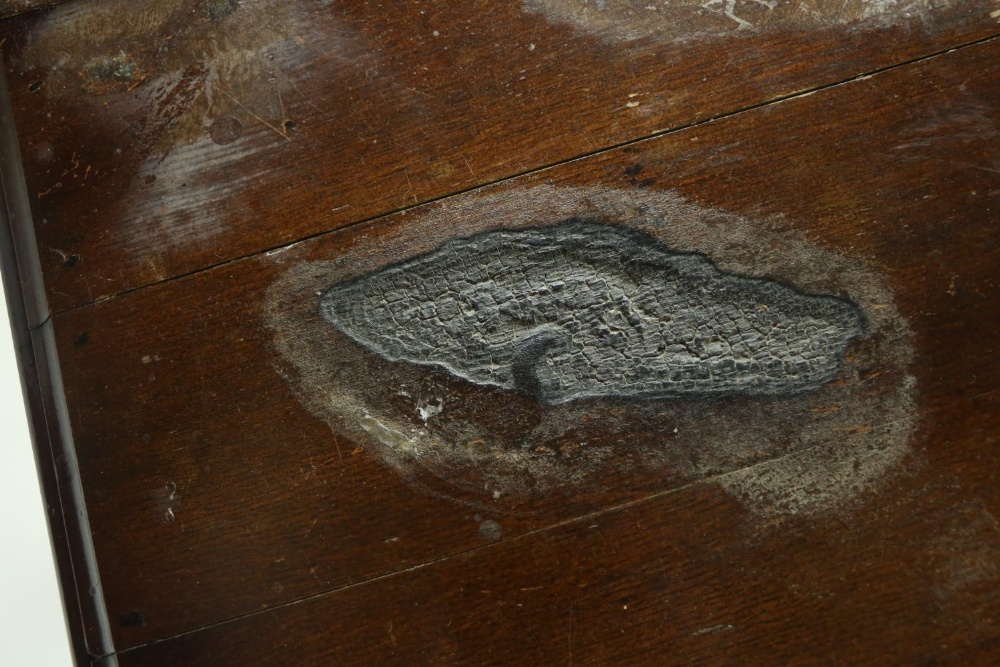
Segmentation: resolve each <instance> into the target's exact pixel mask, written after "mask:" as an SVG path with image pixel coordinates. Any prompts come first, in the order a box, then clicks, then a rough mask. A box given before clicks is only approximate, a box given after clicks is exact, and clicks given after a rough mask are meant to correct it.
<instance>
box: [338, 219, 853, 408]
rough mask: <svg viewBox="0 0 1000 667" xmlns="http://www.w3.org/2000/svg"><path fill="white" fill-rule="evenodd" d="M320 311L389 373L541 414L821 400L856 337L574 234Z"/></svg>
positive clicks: (795, 298)
mask: <svg viewBox="0 0 1000 667" xmlns="http://www.w3.org/2000/svg"><path fill="white" fill-rule="evenodd" d="M320 308H321V311H322V313H323V316H324V317H326V319H327V320H329V321H330V322H331V323H332V324H334V325H335V326H336V327H337V328H338V329H340V330H341V331H343V332H344V333H346V334H347V335H349V336H350V337H351V338H353V339H355V340H356V341H358V342H359V343H361V344H362V345H364V346H365V347H367V348H368V349H370V350H372V351H374V352H376V353H378V354H380V355H382V356H383V357H385V358H387V359H389V360H391V361H400V360H402V361H408V362H411V363H417V364H424V365H430V366H440V367H443V368H444V369H446V370H447V371H449V372H451V373H453V374H455V375H457V376H459V377H462V378H464V379H466V380H469V381H470V382H473V383H476V384H481V385H492V386H496V387H500V388H503V389H516V390H517V391H520V392H521V393H524V394H527V395H529V396H533V397H535V398H537V399H538V400H540V401H542V402H545V403H551V404H556V403H564V402H567V401H572V400H577V399H582V398H588V397H600V396H619V397H642V398H662V397H669V396H683V395H703V396H709V395H713V396H714V395H727V394H775V395H777V394H790V393H796V392H800V391H806V390H809V389H815V388H817V387H819V386H820V385H821V384H823V383H825V382H828V381H829V380H831V379H832V378H833V376H834V374H835V373H836V371H837V367H838V365H839V363H840V356H841V353H842V351H843V349H844V347H845V346H846V345H847V343H848V341H849V340H850V339H851V338H854V337H856V336H859V335H861V333H862V332H863V330H864V318H863V315H862V313H861V311H860V310H859V309H858V308H857V307H856V306H854V305H853V304H851V303H848V302H846V301H844V300H843V299H837V298H833V297H824V296H817V295H806V294H802V293H800V292H797V291H795V290H793V289H791V288H789V287H786V286H783V285H780V284H778V283H775V282H773V281H767V280H760V279H752V278H744V277H740V276H735V275H732V274H727V273H723V272H720V271H719V270H718V269H716V268H715V266H714V265H713V264H712V263H711V261H710V260H708V259H707V258H705V257H703V256H700V255H697V254H692V253H676V252H670V251H669V250H667V249H666V248H663V247H662V246H659V245H658V244H657V243H656V242H655V240H654V239H652V238H650V237H648V236H645V235H642V234H637V233H635V232H630V231H629V230H627V229H622V228H619V227H615V226H612V225H602V224H594V223H584V222H578V221H569V222H565V223H563V224H561V225H557V226H553V227H547V228H541V229H529V230H524V231H516V232H505V231H496V232H490V233H485V234H481V235H479V236H476V237H474V238H470V239H459V240H454V241H451V242H449V243H446V244H444V245H443V246H441V247H440V248H438V249H437V250H435V251H434V252H432V253H430V254H429V255H426V256H424V257H421V258H418V259H414V260H410V261H408V262H404V263H403V264H399V265H396V266H392V267H388V268H386V269H383V270H382V271H379V272H378V273H375V274H372V275H369V276H365V277H362V278H358V279H355V280H352V281H350V282H348V283H345V284H342V285H337V286H335V287H332V288H331V289H329V290H327V291H326V292H325V293H324V295H323V296H322V298H321V305H320Z"/></svg>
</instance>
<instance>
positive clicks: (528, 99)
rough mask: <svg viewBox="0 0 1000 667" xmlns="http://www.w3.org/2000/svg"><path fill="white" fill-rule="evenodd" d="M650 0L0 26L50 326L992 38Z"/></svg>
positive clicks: (100, 17)
mask: <svg viewBox="0 0 1000 667" xmlns="http://www.w3.org/2000/svg"><path fill="white" fill-rule="evenodd" d="M647 4H648V3H647ZM654 4H655V3H654ZM659 4H661V5H663V6H662V7H661V8H660V9H659V10H657V11H650V10H647V9H645V8H644V7H645V6H646V5H643V4H642V3H639V2H626V1H625V0H617V1H612V2H609V3H606V6H605V9H603V10H594V9H593V8H590V9H587V6H588V5H587V3H586V2H584V1H583V0H526V1H525V2H520V1H516V0H511V1H509V2H502V3H501V2H477V1H475V0H468V1H464V0H463V1H461V2H448V3H431V4H424V3H398V2H394V3H381V2H351V3H341V2H333V3H330V2H302V1H299V2H295V1H292V0H283V1H279V2H254V3H249V2H247V3H238V2H225V1H221V2H202V1H200V0H198V1H194V0H171V1H170V2H164V1H163V0H143V1H141V2H135V1H134V0H116V1H114V2H86V1H84V2H81V1H79V0H77V1H74V2H70V3H67V4H65V5H61V6H58V7H55V8H54V9H52V10H51V11H48V12H40V13H32V14H30V15H26V16H25V17H24V18H18V19H16V20H14V21H12V22H9V23H6V24H5V25H4V27H3V37H4V42H3V43H4V50H5V54H6V57H7V62H8V76H9V79H10V87H11V92H12V95H13V102H14V108H15V110H16V113H17V117H16V120H17V124H18V127H19V130H20V132H21V135H22V136H23V137H24V138H25V140H24V146H23V150H22V154H23V156H24V161H25V170H26V176H27V186H28V191H29V193H30V196H31V197H32V210H33V214H34V218H35V220H36V224H37V233H38V237H39V247H40V248H41V251H40V260H41V263H42V266H43V270H44V273H45V278H46V279H45V287H46V290H47V294H48V297H49V299H50V302H51V304H52V307H53V309H54V310H56V311H61V310H65V309H67V308H71V307H75V306H79V305H81V304H84V303H89V302H92V301H94V300H97V299H100V298H103V297H107V296H110V295H114V294H118V293H120V292H123V291H127V290H130V289H135V288H136V287H141V286H143V285H147V284H150V283H155V282H158V281H160V280H163V279H166V278H170V277H174V276H177V275H181V274H185V273H189V272H192V271H197V270H199V269H201V268H204V267H205V266H208V265H212V264H216V263H219V262H224V261H227V260H230V259H233V258H236V257H240V256H244V255H248V254H251V253H253V252H257V251H261V250H264V249H269V248H275V247H278V246H281V245H283V244H285V243H289V242H292V241H295V240H298V239H301V238H304V237H307V236H310V235H314V234H316V233H320V232H324V231H327V230H329V229H333V228H336V227H341V226H344V225H348V224H351V223H354V222H357V221H360V220H364V219H368V218H371V217H373V216H376V215H379V214H383V213H386V212H388V211H392V210H396V209H400V208H404V207H407V206H412V205H414V204H416V203H419V202H423V201H428V200H431V199H434V198H438V197H441V196H444V195H447V194H450V193H452V192H455V191H456V190H460V189H467V188H471V187H474V186H477V185H481V184H483V183H488V182H490V181H493V180H496V179H498V178H504V177H508V176H511V175H513V174H517V173H520V172H525V171H529V170H532V169H537V168H539V167H542V166H544V165H547V164H554V163H557V162H560V161H564V160H567V159H570V158H573V157H575V156H580V155H584V154H587V153H590V152H593V151H596V150H600V149H602V148H606V147H608V146H610V145H614V144H617V143H621V142H626V141H630V140H635V139H638V138H641V137H644V136H647V135H650V134H652V133H656V132H662V131H664V130H667V129H670V128H676V127H680V126H684V125H687V124H690V123H694V122H697V121H701V120H705V119H707V118H711V117H714V116H717V115H720V114H725V113H730V112H732V111H734V110H736V109H740V108H746V107H750V106H753V105H756V104H761V103H763V102H766V101H769V100H774V99H776V98H780V97H781V96H784V95H789V94H793V93H796V92H800V91H803V90H807V89H812V88H816V87H818V86H823V85H829V84H833V83H836V82H838V81H842V80H844V79H847V78H849V77H851V76H856V75H860V74H863V73H866V72H870V71H873V70H876V69H878V68H883V67H887V66H891V65H894V64H897V63H900V62H905V61H906V60H909V59H911V58H914V57H918V56H922V55H926V54H928V53H931V52H935V51H940V50H944V49H947V48H950V47H954V46H958V45H961V44H963V43H967V42H970V41H972V40H976V39H981V38H984V37H987V36H989V35H992V34H994V33H995V32H996V29H997V24H996V18H995V17H994V16H992V14H991V12H993V11H994V10H995V9H996V5H995V2H994V1H993V0H969V1H968V2H962V3H943V4H942V6H940V7H938V6H935V7H934V8H929V6H928V5H925V3H918V4H917V5H915V6H914V7H910V6H909V5H907V6H905V7H903V6H899V7H895V6H893V5H892V3H867V2H861V1H860V0H857V1H852V2H846V3H840V4H839V5H838V6H837V7H833V6H832V5H831V4H830V3H814V4H810V3H806V4H805V5H801V6H795V7H791V6H790V5H789V6H788V7H785V6H784V4H783V3H779V4H776V5H775V7H776V9H774V10H768V9H767V7H766V6H767V4H768V3H758V2H740V3H738V4H739V5H740V7H739V8H738V12H734V16H736V17H738V19H739V20H736V19H735V18H730V17H728V16H726V15H725V13H724V12H720V9H721V8H724V7H725V6H727V3H725V2H723V1H722V0H718V1H717V2H715V3H712V2H709V3H704V4H705V5H706V6H707V7H709V8H706V7H703V6H702V3H699V2H686V3H680V6H681V9H680V10H678V11H679V12H680V13H679V14H675V13H672V12H673V11H674V10H670V9H669V8H670V6H671V5H667V4H666V3H659ZM675 4H676V3H675ZM728 4H732V3H731V2H730V3H728ZM664 12H666V13H665V14H664ZM740 14H742V16H740ZM744 17H745V18H744ZM740 21H743V22H746V23H748V24H753V25H743V24H742V23H740Z"/></svg>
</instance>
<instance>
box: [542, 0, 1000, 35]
mask: <svg viewBox="0 0 1000 667" xmlns="http://www.w3.org/2000/svg"><path fill="white" fill-rule="evenodd" d="M955 4H956V3H955V2H954V1H953V0H911V1H908V2H901V1H897V0H836V1H831V0H804V1H799V0H524V3H523V5H524V8H525V10H526V11H528V12H532V13H537V14H541V15H543V16H545V17H546V18H547V19H548V20H550V21H553V22H555V23H560V24H567V25H571V26H573V27H574V28H576V29H578V30H581V31H584V32H587V33H590V34H594V35H597V36H599V37H602V38H605V39H609V40H613V41H625V42H632V41H639V40H655V41H666V42H683V41H687V40H691V39H704V38H712V37H726V36H728V37H752V36H754V35H763V34H773V33H780V32H793V31H803V30H822V29H830V28H844V29H863V30H874V29H879V28H887V27H891V26H895V25H920V26H932V25H933V24H934V23H935V21H936V19H937V17H938V15H939V14H942V13H944V12H946V11H947V10H949V9H951V8H952V7H954V6H955ZM989 6H990V3H988V2H984V3H983V15H984V16H985V15H987V14H988V13H989Z"/></svg>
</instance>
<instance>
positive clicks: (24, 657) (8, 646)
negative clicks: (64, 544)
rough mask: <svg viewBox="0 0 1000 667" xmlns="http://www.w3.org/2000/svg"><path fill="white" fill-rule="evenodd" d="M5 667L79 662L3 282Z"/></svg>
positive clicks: (0, 577) (0, 581) (0, 413)
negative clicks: (73, 656) (54, 553)
mask: <svg viewBox="0 0 1000 667" xmlns="http://www.w3.org/2000/svg"><path fill="white" fill-rule="evenodd" d="M0 665H3V666H5V667H6V666H7V665H11V666H16V667H68V666H69V665H72V660H71V659H70V652H69V638H68V636H67V634H66V621H65V617H64V615H63V608H62V601H61V599H60V597H59V587H58V584H57V583H56V572H55V564H54V563H53V560H52V547H51V543H50V541H49V533H48V526H47V524H46V522H45V510H44V508H43V506H42V495H41V491H40V490H39V487H38V473H37V471H36V469H35V455H34V452H33V451H32V448H31V441H30V439H29V438H28V419H27V416H26V412H25V409H24V400H23V398H22V394H21V381H20V378H19V376H18V371H17V363H16V362H15V361H14V344H13V341H12V340H11V334H10V323H9V320H8V318H7V301H6V300H5V299H4V297H3V288H2V286H0Z"/></svg>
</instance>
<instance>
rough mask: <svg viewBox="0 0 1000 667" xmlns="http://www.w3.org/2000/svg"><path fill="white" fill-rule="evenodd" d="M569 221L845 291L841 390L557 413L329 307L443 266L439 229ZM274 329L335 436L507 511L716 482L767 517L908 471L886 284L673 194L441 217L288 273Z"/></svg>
mask: <svg viewBox="0 0 1000 667" xmlns="http://www.w3.org/2000/svg"><path fill="white" fill-rule="evenodd" d="M570 218H573V219H576V220H578V221H579V224H580V225H583V226H588V225H589V227H588V228H589V229H591V230H594V229H597V228H599V227H604V226H606V225H609V224H610V225H617V227H616V229H621V228H622V227H630V228H632V229H634V230H637V232H639V233H641V234H645V235H648V239H647V241H643V243H642V244H640V245H644V247H646V249H647V250H649V248H648V245H649V244H652V245H654V246H655V247H656V248H661V250H660V252H663V251H662V247H666V248H670V249H672V251H677V252H683V253H700V254H701V255H703V256H706V257H710V258H712V260H713V262H714V263H715V265H716V266H717V267H718V270H719V271H721V272H723V273H724V274H729V275H733V274H735V275H737V276H745V277H747V278H735V280H737V281H739V280H748V279H752V280H750V284H754V285H758V286H759V285H760V284H766V283H773V284H777V283H783V284H786V285H795V286H797V287H798V288H801V290H803V291H804V292H805V293H811V294H829V295H833V297H836V298H833V297H817V298H819V299H821V300H823V299H831V300H832V301H831V302H836V303H837V304H840V305H839V306H838V308H844V309H846V310H844V313H850V312H852V311H851V309H852V308H855V307H856V308H857V309H860V311H861V312H863V313H864V314H865V317H866V318H867V325H868V327H867V329H866V331H865V332H864V333H863V334H862V335H861V336H858V337H854V338H853V339H852V340H850V342H848V343H847V345H846V347H845V348H844V351H843V354H842V356H841V363H840V366H839V369H837V370H836V372H835V374H834V375H833V379H832V381H830V382H827V383H826V384H823V385H822V386H819V387H818V388H816V389H814V390H812V391H807V392H803V393H794V394H791V395H781V396H775V395H759V394H758V395H730V396H718V397H713V398H705V397H703V396H679V397H677V398H671V399H666V400H643V401H635V400H625V399H622V398H620V397H614V396H603V397H596V398H587V399H586V400H569V401H564V402H559V400H558V399H559V398H565V397H566V396H569V394H565V395H562V394H559V393H555V394H552V395H551V396H552V397H554V398H555V400H551V401H550V403H548V404H547V403H544V402H541V401H538V400H536V399H534V398H532V397H530V396H527V395H525V393H524V392H517V391H510V390H509V389H505V388H503V385H504V382H503V381H500V382H496V383H495V384H496V385H498V386H491V384H490V383H489V382H486V383H484V384H482V385H477V384H472V383H470V382H469V381H468V380H465V379H462V378H460V377H458V376H457V375H456V374H454V373H453V372H450V371H446V370H444V369H443V368H441V367H440V366H439V365H437V366H436V365H423V364H419V363H408V362H405V361H391V360H390V359H387V358H386V356H384V355H383V354H380V353H378V352H376V351H373V349H370V348H369V347H366V346H365V345H360V344H359V343H358V341H357V340H356V339H355V338H352V337H351V336H349V335H347V334H345V333H344V332H342V331H340V330H338V329H337V328H336V327H335V326H331V324H330V322H329V321H327V319H325V318H324V317H323V315H322V314H321V312H320V308H318V307H317V306H318V299H319V298H320V295H322V294H323V293H324V292H325V291H326V290H328V289H329V287H330V285H350V284H352V283H351V282H350V281H356V282H354V283H353V284H354V285H359V284H361V282H363V280H364V277H365V276H369V277H371V276H375V275H382V276H386V275H390V273H391V271H392V268H391V267H394V266H405V265H407V264H408V263H410V262H419V261H421V260H419V259H414V258H419V257H421V256H423V257H424V258H425V259H427V258H433V257H435V255H434V254H433V253H434V252H435V250H436V249H438V248H440V247H441V242H442V241H441V236H440V234H441V232H442V231H443V230H447V233H448V234H449V235H450V236H451V237H453V238H456V239H475V238H480V239H486V238H491V235H490V234H487V232H491V230H497V229H503V230H506V231H504V232H503V234H507V235H513V238H518V237H519V235H521V234H527V235H529V236H530V235H532V234H537V233H538V230H539V229H542V228H543V227H545V226H546V225H545V224H544V223H545V222H547V221H549V222H551V224H553V225H555V224H556V223H558V222H559V221H561V220H566V219H570ZM518 230H522V231H518ZM532 230H534V231H532ZM549 231H550V233H556V234H558V233H561V232H559V231H553V229H552V228H551V226H550V230H549ZM358 233H360V232H358ZM497 233H498V232H493V234H497ZM628 234H629V235H631V232H628ZM492 238H499V237H495V236H492ZM630 238H633V239H634V238H637V237H635V236H630ZM642 238H646V237H642ZM455 243H456V244H458V246H461V244H462V243H463V242H461V241H456V242H455ZM446 247H447V246H446ZM452 247H455V246H452ZM633 251H635V248H631V249H630V251H629V252H630V253H631V252H633ZM651 252H652V251H651ZM270 261H276V262H284V261H285V259H284V258H283V256H282V255H276V256H275V257H274V258H273V259H271V260H270ZM591 266H593V264H591ZM706 266H707V263H706ZM712 270H713V271H715V269H714V268H713V269H712ZM380 272H381V273H380ZM718 275H722V274H718ZM716 278H718V276H716ZM359 279H362V280H359ZM755 281H756V282H755ZM783 289H785V288H783ZM327 294H328V296H329V294H331V293H329V292H328V293H327ZM807 300H808V299H807ZM793 301H794V300H793ZM824 303H825V302H824ZM848 304H855V305H853V306H849V305H848ZM779 310H780V309H779ZM266 317H267V323H268V325H269V327H270V328H271V330H272V331H273V334H274V342H275V345H276V348H277V350H278V351H279V353H280V358H281V359H282V362H281V364H280V365H279V367H278V370H279V371H280V372H281V373H282V374H283V375H284V376H285V377H286V378H287V379H288V381H289V383H290V385H291V386H292V387H293V388H294V390H295V391H296V393H297V394H298V396H299V397H300V398H301V400H302V401H303V403H304V404H305V405H306V406H307V407H309V409H310V410H312V411H313V412H314V413H315V414H316V415H317V416H319V417H321V418H323V419H324V420H325V421H327V423H328V424H329V425H330V427H331V428H332V429H333V430H334V431H336V432H337V433H338V434H340V435H341V436H344V437H348V438H350V439H352V440H354V441H355V442H359V443H362V444H363V445H364V446H365V447H366V448H368V449H369V450H370V451H371V452H372V453H373V454H374V455H376V456H377V457H378V458H379V459H381V460H382V461H383V462H384V463H385V464H386V465H388V466H390V467H392V468H393V469H395V470H397V471H398V472H399V473H400V474H401V475H403V476H404V478H405V479H407V480H408V481H409V482H410V483H412V484H413V485H415V486H417V487H419V488H422V489H424V490H427V491H429V492H432V493H437V494H441V495H445V496H448V497H450V498H453V499H456V500H460V501H462V502H468V503H472V504H476V505H479V506H483V507H489V508H490V509H492V510H494V511H499V512H503V511H544V510H545V509H546V508H555V507H557V506H560V507H563V509H565V505H567V504H568V505H573V504H574V503H578V504H581V505H585V504H586V503H587V502H588V501H587V498H589V497H590V494H591V493H592V492H600V493H601V494H602V498H604V500H605V501H607V502H614V501H615V500H616V499H618V500H627V499H630V498H635V497H639V496H641V495H644V494H647V493H649V492H655V491H660V490H664V489H668V488H675V487H677V486H680V485H683V484H687V483H690V482H691V481H692V480H696V479H705V478H714V479H717V480H719V481H720V482H721V483H722V484H723V485H724V486H725V487H726V488H727V489H728V490H729V491H730V492H731V493H732V494H734V495H735V496H736V497H738V498H740V499H741V500H743V501H745V502H746V503H747V504H748V506H749V507H752V508H754V509H755V510H757V511H759V512H762V513H764V514H769V515H770V514H789V513H801V512H816V511H822V510H825V509H828V508H831V507H837V506H842V505H843V504H845V503H849V502H850V501H851V500H852V499H853V498H855V497H857V496H858V495H859V494H860V493H862V492H863V491H865V490H867V489H871V488H873V487H875V486H877V484H878V483H879V481H880V480H881V479H883V478H884V477H885V475H886V474H887V473H888V472H889V471H890V470H891V469H892V468H893V467H894V466H896V465H897V464H899V462H900V461H901V460H902V458H903V456H904V455H905V453H906V451H907V450H906V443H907V440H908V437H909V435H910V433H911V431H912V429H913V425H914V417H913V412H914V409H913V403H912V398H911V396H912V393H913V391H914V387H913V380H912V378H911V377H910V376H909V375H908V373H907V367H908V365H909V363H910V358H911V355H912V349H911V343H910V339H911V334H910V332H909V329H908V327H907V325H906V322H905V321H904V320H903V319H902V318H901V317H900V316H899V314H898V312H897V311H896V308H895V306H894V305H893V301H892V296H891V294H890V292H889V291H888V290H887V289H886V288H885V287H884V285H883V284H882V281H881V280H880V278H879V277H878V275H877V274H876V273H875V272H873V271H872V270H871V269H869V268H867V267H866V266H864V265H863V264H861V263H859V262H857V261H856V260H853V259H850V258H847V257H844V256H842V255H840V254H838V253H835V252H832V251H829V250H825V249H822V248H820V247H817V246H816V245H815V244H812V243H810V242H808V241H807V240H806V239H804V238H803V236H802V235H801V234H800V233H797V232H795V231H794V230H792V229H789V225H788V224H787V223H786V222H784V221H781V220H773V219H765V220H748V219H745V218H740V217H737V216H733V215H729V214H725V213H720V212H717V211H711V210H706V209H704V208H701V207H699V206H696V205H693V204H690V203H687V202H684V201H683V200H681V199H680V198H678V197H676V196H675V195H672V194H670V193H662V192H659V193H658V192H652V191H649V190H644V191H638V192H636V191H631V192H624V191H620V190H614V189H604V188H571V187H565V188H556V187H550V186H541V187H536V188H531V189H520V190H508V191H501V192H499V193H496V194H481V195H478V196H468V197H465V198H463V199H461V201H459V202H456V201H451V202H447V203H443V204H439V205H436V206H429V207H427V208H426V209H424V211H423V212H422V213H419V214H418V215H416V216H413V215H408V216H407V220H406V224H405V225H399V226H397V227H394V228H393V231H392V233H391V234H378V235H373V236H372V237H371V238H368V239H367V240H364V241H362V240H361V239H358V240H357V242H356V243H355V244H353V245H351V246H350V249H349V250H347V251H345V252H344V254H343V255H341V256H340V257H338V258H337V259H335V260H331V261H317V262H306V263H297V264H294V265H292V266H291V267H290V268H289V269H288V270H287V272H286V273H285V274H284V276H283V277H282V278H281V279H279V280H278V281H277V282H276V283H275V284H274V285H273V286H272V288H271V289H270V291H269V294H268V301H267V306H266ZM626 321H627V320H626ZM843 322H844V323H845V324H844V326H845V329H844V331H843V332H842V333H841V336H842V337H844V338H845V339H846V338H851V337H852V336H853V335H854V333H856V332H854V331H853V330H852V327H853V326H856V321H855V323H854V324H851V323H850V322H851V318H850V317H847V318H846V319H845V320H843ZM838 346H839V343H838V344H837V345H834V346H833V348H836V347H838ZM506 367H507V369H508V371H509V368H510V366H509V365H507V366H506ZM505 372H506V371H505ZM511 381H513V380H511ZM514 384H515V386H516V383H514ZM427 406H434V408H435V409H434V410H433V415H432V414H430V412H429V411H428V410H427ZM421 408H423V410H421ZM553 511H557V510H555V509H553Z"/></svg>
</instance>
